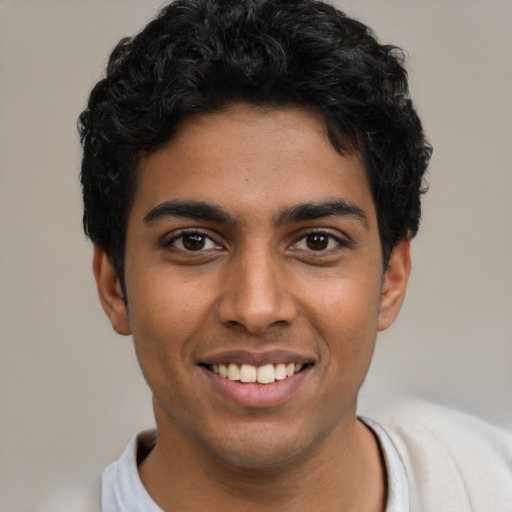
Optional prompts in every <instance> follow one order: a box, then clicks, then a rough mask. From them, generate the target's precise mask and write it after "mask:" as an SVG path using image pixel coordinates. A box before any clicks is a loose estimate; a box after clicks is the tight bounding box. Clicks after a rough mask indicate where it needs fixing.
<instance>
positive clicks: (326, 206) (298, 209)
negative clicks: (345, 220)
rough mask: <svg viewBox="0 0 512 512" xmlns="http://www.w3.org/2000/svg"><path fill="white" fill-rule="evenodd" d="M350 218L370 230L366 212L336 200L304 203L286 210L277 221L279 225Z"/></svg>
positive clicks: (343, 201) (351, 204)
mask: <svg viewBox="0 0 512 512" xmlns="http://www.w3.org/2000/svg"><path fill="white" fill-rule="evenodd" d="M341 216H350V217H355V218H356V219H358V220H360V221H362V223H363V224H364V226H365V227H366V228H368V219H367V217H366V214H365V213H364V211H363V210H362V209H361V208H360V207H359V206H357V205H355V204H353V203H350V202H348V201H345V200H343V199H336V200H334V201H325V202H312V203H304V204H299V205H296V206H292V207H291V208H287V209H286V210H284V211H283V212H282V213H281V214H280V215H279V216H278V217H277V219H276V224H277V225H282V224H287V223H291V222H301V221H308V220H316V219H322V218H324V217H341Z"/></svg>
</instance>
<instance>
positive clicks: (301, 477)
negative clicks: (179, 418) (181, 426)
mask: <svg viewBox="0 0 512 512" xmlns="http://www.w3.org/2000/svg"><path fill="white" fill-rule="evenodd" d="M155 412H156V411H155ZM347 416H348V415H347ZM156 417H157V425H158V441H157V444H156V446H155V448H154V449H153V450H152V451H151V453H150V454H149V455H148V457H147V458H146V459H145V460H144V461H143V462H142V464H141V466H140V467H139V473H140V476H141V480H142V483H143V484H144V486H145V487H146V489H147V490H148V492H149V494H150V495H151V496H152V498H153V499H154V500H155V502H156V503H157V504H158V505H159V506H160V507H161V508H162V509H163V510H165V511H169V512H171V511H176V510H187V511H188V512H199V511H204V510H209V511H210V512H217V511H219V512H220V511H221V510H222V512H235V511H236V512H238V511H240V510H244V511H245V512H256V511H261V510H265V511H268V512H274V511H275V512H291V511H293V512H301V511H304V512H305V511H310V510H313V509H320V510H323V511H326V512H330V511H331V510H332V511H339V510H344V511H347V512H349V511H356V510H357V511H361V510H364V511H368V512H383V511H384V510H385V501H386V475H385V470H384V465H383V461H382V457H381V453H380V449H379V446H378V443H377V441H376V439H375V437H374V436H373V435H372V433H371V432H370V431H369V430H368V428H367V427H366V426H364V425H363V424H362V423H360V422H359V421H357V420H356V417H355V407H354V412H353V414H352V415H351V418H350V421H344V422H343V423H340V424H339V425H338V426H337V427H336V429H335V430H333V431H332V432H330V433H329V434H328V435H327V436H326V437H325V438H324V439H322V440H321V441H319V442H318V443H317V444H316V445H314V446H312V447H310V448H309V449H308V450H306V451H305V453H301V454H300V455H298V456H296V457H294V458H292V459H291V460H288V461H284V462H283V461H281V462H279V463H277V464H267V465H266V466H264V467H263V466H261V465H260V466H256V467H248V465H245V466H240V465H236V464H233V463H232V462H230V461H226V460H223V459H222V458H220V457H219V456H218V455H216V454H212V453H211V452H210V451H207V450H205V449H203V447H202V446H201V445H200V444H198V443H197V441H196V440H193V439H188V438H186V436H185V437H184V436H182V435H181V431H179V430H177V429H174V428H168V427H169V425H166V421H165V419H163V418H159V415H158V414H156ZM159 419H160V420H161V421H159Z"/></svg>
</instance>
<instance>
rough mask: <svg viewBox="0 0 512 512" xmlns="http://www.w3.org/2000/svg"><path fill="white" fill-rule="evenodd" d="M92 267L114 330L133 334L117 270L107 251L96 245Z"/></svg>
mask: <svg viewBox="0 0 512 512" xmlns="http://www.w3.org/2000/svg"><path fill="white" fill-rule="evenodd" d="M92 268H93V272H94V278H95V279H96V286H97V288H98V295H99V297H100V302H101V305H102V307H103V311H105V313H106V314H107V316H108V318H109V320H110V323H111V324H112V327H113V329H114V331H116V332H117V333H119V334H123V335H125V336H127V335H129V334H131V328H130V322H129V317H128V308H127V306H126V304H125V302H124V299H123V291H122V289H121V284H120V282H119V279H118V277H117V274H116V271H115V270H114V267H113V266H112V263H111V262H110V258H109V257H108V256H107V254H106V253H105V251H104V250H103V249H101V248H100V247H98V246H97V245H95V246H94V257H93V263H92Z"/></svg>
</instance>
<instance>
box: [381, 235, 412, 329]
mask: <svg viewBox="0 0 512 512" xmlns="http://www.w3.org/2000/svg"><path fill="white" fill-rule="evenodd" d="M410 247H411V241H410V239H409V238H405V239H403V240H402V241H400V242H399V243H398V244H397V246H396V247H395V248H394V249H393V252H392V253H391V257H390V258H389V264H388V269H387V271H386V274H385V275H384V282H383V284H382V296H381V301H380V311H379V320H378V324H377V329H378V330H379V331H383V330H385V329H387V328H388V327H389V326H390V325H391V324H392V323H393V322H394V321H395V318H396V317H397V315H398V313H399V311H400V308H401V307H402V304H403V302H404V298H405V291H406V288H407V281H408V280H409V274H410V273H411V254H410Z"/></svg>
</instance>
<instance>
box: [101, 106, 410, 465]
mask: <svg viewBox="0 0 512 512" xmlns="http://www.w3.org/2000/svg"><path fill="white" fill-rule="evenodd" d="M139 172H140V174H139V184H138V188H137V191H136V193H135V197H134V203H133V208H132V210H131V213H130V215H129V223H128V230H127V242H126V259H125V283H126V294H127V304H128V307H126V306H125V304H124V302H123V300H122V296H121V292H120V288H119V284H118V282H117V280H116V277H115V273H114V271H113V270H112V267H111V266H110V263H109V261H108V258H107V257H106V256H105V254H104V253H103V252H102V251H101V250H100V249H96V253H95V263H94V268H95V274H96V278H97V281H98V288H99V291H100V297H101V300H102V303H103V306H104V309H105V311H106V312H107V314H108V315H109V317H110V319H111V321H112V324H113V326H114V328H115V329H116V330H117V331H118V332H120V333H122V334H133V338H134V343H135V348H136V352H137V357H138V359H139V362H140V365H141V368H142V371H143V372H144V375H145V378H146V380H147V382H148V384H149V386H150V387H151V390H152V392H153V396H154V406H155V415H156V419H157V426H158V429H159V440H160V439H165V436H169V437H173V439H176V438H178V439H180V440H182V441H183V442H184V443H188V444H189V445H190V446H193V447H196V448H197V447H200V448H197V449H204V450H205V451H207V452H208V453H210V454H212V455H213V456H214V457H218V458H220V459H223V460H224V461H228V462H230V463H233V464H237V465H242V466H258V465H260V466H266V467H268V466H272V465H275V464H280V463H283V462H284V461H289V460H293V459H294V458H296V457H299V456H301V454H304V453H307V452H308V451H310V450H312V449H314V448H315V447H316V448H318V447H320V446H324V445H325V446H327V445H328V442H329V439H335V438H336V437H337V436H338V435H341V432H343V431H345V430H346V429H347V428H348V425H350V424H353V423H354V422H355V406H356V399H357V393H358V390H359V388H360V386H361V384H362V382H363V379H364V377H365V374H366V372H367V369H368V366H369V363H370V359H371V355H372V352H373V348H374V343H375V337H376V332H377V331H378V330H379V329H384V328H386V327H387V326H388V325H390V324H391V322H392V321H393V319H394V318H395V316H396V314H397V313H398V310H399V308H400V305H401V302H402V299H403V295H404V291H405V285H406V281H407V275H408V270H409V260H408V243H407V242H403V243H401V244H400V245H399V246H398V248H397V249H396V250H395V252H394V253H393V255H392V257H391V260H390V266H389V269H388V270H387V272H385V271H384V269H383V268H382V254H381V248H380V242H379V234H378V226H377V218H376V212H375V206H374V203H373V200H372V196H371V192H370V189H369V185H368V182H367V179H366V174H365V170H364V167H363V164H362V161H361V159H360V157H359V155H358V154H357V153H353V154H350V155H346V156H341V155H339V154H338V153H337V152H336V151H335V150H334V149H333V148H332V146H331V145H330V144H329V142H328V139H327V137H326V134H325V128H324V125H323V124H322V122H321V120H320V119H319V118H317V117H315V115H313V114H312V113H310V112H307V111H304V110H299V109H272V110H261V109H256V108H251V107H248V106H244V105H238V106H233V107H231V108H230V109H229V110H226V111H224V112H221V113H215V114H209V115H205V116H203V117H200V118H198V119H194V120H188V121H186V122H184V123H183V124H181V125H180V127H179V129H178V130H177V133H176V135H175V136H174V138H173V139H172V140H171V141H170V142H168V143H167V145H165V146H164V147H162V148H161V149H160V150H158V151H157V152H156V153H153V154H151V155H150V156H149V157H147V158H146V159H145V160H143V161H142V162H141V164H140V169H139Z"/></svg>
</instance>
